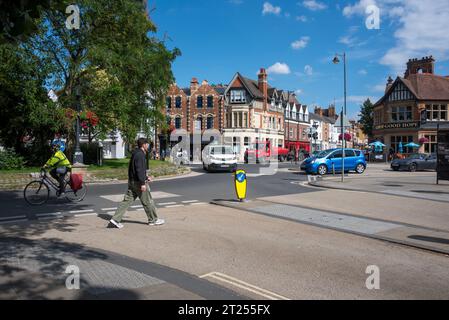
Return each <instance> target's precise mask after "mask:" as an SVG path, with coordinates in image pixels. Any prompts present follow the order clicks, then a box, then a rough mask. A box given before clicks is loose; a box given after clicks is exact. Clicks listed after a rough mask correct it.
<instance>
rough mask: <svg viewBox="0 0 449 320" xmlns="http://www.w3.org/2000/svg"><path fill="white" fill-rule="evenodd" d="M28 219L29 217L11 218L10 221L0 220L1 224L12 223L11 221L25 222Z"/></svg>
mask: <svg viewBox="0 0 449 320" xmlns="http://www.w3.org/2000/svg"><path fill="white" fill-rule="evenodd" d="M25 221H28V219H17V220H9V221H0V224H10V223H17V222H25Z"/></svg>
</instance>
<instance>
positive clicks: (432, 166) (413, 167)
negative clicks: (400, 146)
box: [391, 153, 437, 172]
mask: <svg viewBox="0 0 449 320" xmlns="http://www.w3.org/2000/svg"><path fill="white" fill-rule="evenodd" d="M391 169H393V170H394V171H399V170H401V169H402V170H408V171H410V172H415V171H418V170H436V169H437V156H436V154H434V153H432V154H430V155H427V154H424V153H416V154H412V155H411V156H409V157H406V158H405V159H395V160H393V161H392V162H391Z"/></svg>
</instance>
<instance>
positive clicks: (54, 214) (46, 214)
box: [36, 212, 62, 217]
mask: <svg viewBox="0 0 449 320" xmlns="http://www.w3.org/2000/svg"><path fill="white" fill-rule="evenodd" d="M61 214H62V212H52V213H37V214H36V216H38V217H45V216H59V215H61Z"/></svg>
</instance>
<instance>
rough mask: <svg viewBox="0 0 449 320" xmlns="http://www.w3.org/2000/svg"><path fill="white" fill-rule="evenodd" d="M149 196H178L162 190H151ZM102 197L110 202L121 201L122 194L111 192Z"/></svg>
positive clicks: (162, 197)
mask: <svg viewBox="0 0 449 320" xmlns="http://www.w3.org/2000/svg"><path fill="white" fill-rule="evenodd" d="M151 196H152V197H153V199H166V198H176V197H180V195H179V194H174V193H168V192H163V191H154V192H151ZM101 197H102V198H104V199H106V200H109V201H112V202H122V201H123V198H124V194H123V193H121V194H111V195H106V196H101Z"/></svg>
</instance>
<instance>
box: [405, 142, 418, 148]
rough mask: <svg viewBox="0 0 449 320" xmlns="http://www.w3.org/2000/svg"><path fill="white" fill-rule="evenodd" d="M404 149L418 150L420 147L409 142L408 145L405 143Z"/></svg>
mask: <svg viewBox="0 0 449 320" xmlns="http://www.w3.org/2000/svg"><path fill="white" fill-rule="evenodd" d="M404 147H407V148H416V149H417V148H419V147H421V146H420V145H419V144H416V143H414V142H410V143H407V144H406V145H405V146H404Z"/></svg>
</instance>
